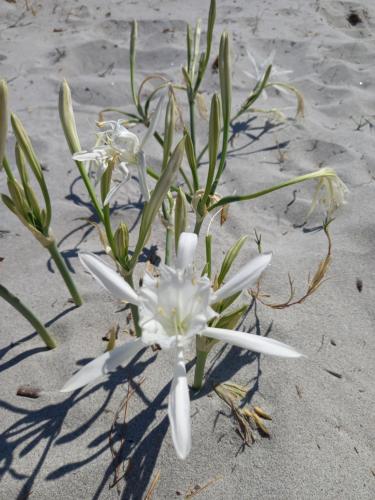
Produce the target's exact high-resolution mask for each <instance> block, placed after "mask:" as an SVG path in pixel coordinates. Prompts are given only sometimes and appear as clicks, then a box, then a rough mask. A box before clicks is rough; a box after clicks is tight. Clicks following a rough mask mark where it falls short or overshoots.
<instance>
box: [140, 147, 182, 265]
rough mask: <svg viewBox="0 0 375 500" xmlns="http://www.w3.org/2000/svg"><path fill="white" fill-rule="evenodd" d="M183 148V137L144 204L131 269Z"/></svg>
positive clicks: (173, 175)
mask: <svg viewBox="0 0 375 500" xmlns="http://www.w3.org/2000/svg"><path fill="white" fill-rule="evenodd" d="M184 149H185V138H182V139H181V141H180V142H179V143H178V144H177V146H176V148H175V150H174V151H173V153H172V156H171V158H170V160H169V162H168V165H167V166H166V168H165V169H164V171H163V172H162V174H161V176H160V178H159V180H158V182H157V183H156V186H155V189H154V191H153V192H152V194H151V198H150V201H149V202H148V203H147V204H146V205H145V208H144V210H143V213H142V220H141V226H140V229H139V236H138V242H137V244H136V248H135V250H134V254H133V257H132V260H131V264H130V268H131V269H133V267H134V266H135V264H136V263H137V260H138V256H139V254H140V253H141V251H142V248H143V246H144V245H145V243H146V241H147V239H148V237H149V235H150V232H151V226H152V223H153V221H154V219H155V217H156V215H157V213H158V211H159V209H160V207H161V205H162V203H163V200H164V199H165V197H166V196H167V193H168V191H169V188H170V187H171V185H172V184H173V181H174V179H175V177H176V175H177V172H178V170H179V168H180V167H181V163H182V159H183V157H184Z"/></svg>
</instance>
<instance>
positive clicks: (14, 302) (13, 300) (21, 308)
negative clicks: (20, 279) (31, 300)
mask: <svg viewBox="0 0 375 500" xmlns="http://www.w3.org/2000/svg"><path fill="white" fill-rule="evenodd" d="M0 297H2V298H3V299H4V300H6V301H7V302H8V303H9V304H10V305H11V306H13V307H14V308H15V309H16V310H17V311H18V312H19V313H20V314H22V316H23V317H24V318H25V319H26V320H27V321H28V322H29V323H30V324H31V325H32V326H33V328H35V331H36V332H37V333H38V335H40V337H41V338H42V339H43V341H44V343H45V344H46V346H47V347H48V348H49V349H54V348H55V347H56V342H55V340H54V339H53V338H52V337H51V335H50V334H49V333H48V331H47V330H46V328H45V327H44V325H43V324H42V323H41V322H40V321H39V320H38V318H37V317H36V316H35V315H34V314H33V313H32V312H31V311H30V309H28V308H27V307H26V306H25V305H24V304H23V303H22V302H21V301H20V299H19V298H18V297H16V296H15V295H13V294H12V293H10V291H9V290H7V289H6V288H5V287H4V286H2V285H0Z"/></svg>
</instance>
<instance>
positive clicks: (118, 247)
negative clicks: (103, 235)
mask: <svg viewBox="0 0 375 500" xmlns="http://www.w3.org/2000/svg"><path fill="white" fill-rule="evenodd" d="M114 246H115V252H116V257H117V258H118V259H119V260H124V259H126V258H127V256H128V248H129V230H128V226H127V225H126V224H125V223H124V222H121V223H120V224H119V226H118V228H117V229H116V232H115V235H114Z"/></svg>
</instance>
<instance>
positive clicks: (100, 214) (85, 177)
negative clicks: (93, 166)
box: [76, 161, 103, 222]
mask: <svg viewBox="0 0 375 500" xmlns="http://www.w3.org/2000/svg"><path fill="white" fill-rule="evenodd" d="M76 165H77V167H78V170H79V173H80V175H81V178H82V180H83V183H84V185H85V188H86V190H87V192H88V194H89V196H90V199H91V203H92V204H93V205H94V208H95V211H96V213H97V216H98V217H99V219H100V221H101V222H103V211H102V209H101V208H100V205H99V202H98V199H97V197H96V193H95V189H94V187H93V185H92V183H91V181H90V178H89V176H88V173H87V172H86V169H85V167H84V166H83V163H82V162H80V161H76Z"/></svg>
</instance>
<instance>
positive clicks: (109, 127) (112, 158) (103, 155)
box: [73, 97, 164, 206]
mask: <svg viewBox="0 0 375 500" xmlns="http://www.w3.org/2000/svg"><path fill="white" fill-rule="evenodd" d="M163 101H164V97H161V98H160V99H159V101H158V104H157V106H156V109H155V112H154V114H153V115H152V119H151V121H150V126H149V128H148V129H147V132H146V134H145V135H144V137H143V139H142V141H140V140H139V138H138V137H137V136H136V134H133V132H130V131H129V130H128V129H127V128H126V127H124V126H123V125H122V123H123V122H122V120H118V121H117V122H116V121H106V122H102V123H100V128H101V129H102V128H104V129H106V130H105V131H104V132H102V131H101V132H99V133H98V135H97V136H98V139H97V142H96V145H95V146H94V148H93V149H92V150H91V151H79V152H78V153H75V154H74V155H73V160H77V161H81V162H84V163H88V165H89V171H90V173H93V174H94V177H95V184H98V183H99V182H100V179H101V178H102V175H103V174H104V172H105V171H106V170H107V169H108V168H112V169H113V170H114V171H117V172H119V173H120V174H121V177H122V179H121V181H120V182H119V183H118V184H116V185H115V186H113V187H112V188H111V189H110V190H109V192H108V194H107V196H106V198H105V200H104V201H103V206H105V205H107V204H108V203H109V202H110V200H111V199H112V198H113V196H114V195H115V194H116V193H117V191H118V190H119V189H121V188H122V186H123V185H124V184H125V183H126V182H127V181H128V180H129V178H130V172H129V167H135V168H136V169H137V173H138V179H139V184H140V190H141V193H142V196H143V198H144V199H145V201H149V199H150V193H149V190H148V186H147V170H146V159H145V153H144V146H145V145H146V142H147V141H148V139H149V138H150V137H151V136H152V135H153V134H154V132H155V130H156V127H157V124H158V121H159V119H160V115H161V111H162V105H163Z"/></svg>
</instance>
